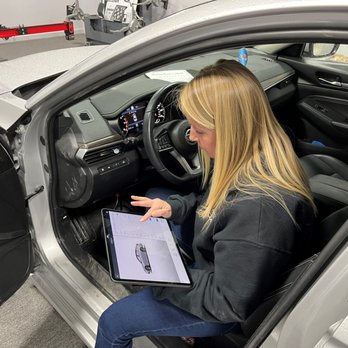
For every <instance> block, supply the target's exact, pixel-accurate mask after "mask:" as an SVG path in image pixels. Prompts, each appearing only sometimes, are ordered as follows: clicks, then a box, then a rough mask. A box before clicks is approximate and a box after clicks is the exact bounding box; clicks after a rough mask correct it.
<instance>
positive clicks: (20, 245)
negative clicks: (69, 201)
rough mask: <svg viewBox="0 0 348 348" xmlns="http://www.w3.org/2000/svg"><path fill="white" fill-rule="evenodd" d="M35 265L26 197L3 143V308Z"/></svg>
mask: <svg viewBox="0 0 348 348" xmlns="http://www.w3.org/2000/svg"><path fill="white" fill-rule="evenodd" d="M32 265H33V252H32V242H31V237H30V234H29V229H28V220H27V212H26V207H25V200H24V194H23V191H22V187H21V185H20V182H19V178H18V175H17V172H16V170H15V168H14V165H13V161H12V159H11V156H10V154H9V152H8V151H7V149H6V147H5V146H4V144H3V142H2V141H0V304H1V303H2V302H4V301H5V300H7V299H8V298H9V297H10V296H11V295H12V294H13V293H14V292H15V291H16V290H17V289H18V288H19V287H20V286H21V285H22V284H23V283H24V282H25V280H26V279H27V278H28V276H29V274H30V272H31V268H32Z"/></svg>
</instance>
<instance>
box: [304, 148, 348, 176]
mask: <svg viewBox="0 0 348 348" xmlns="http://www.w3.org/2000/svg"><path fill="white" fill-rule="evenodd" d="M300 161H301V165H302V167H303V169H304V171H305V172H306V174H307V175H308V177H309V178H311V177H313V176H315V175H317V174H323V175H328V176H332V177H334V178H338V179H342V180H347V181H348V164H346V163H344V162H342V161H340V160H338V159H337V158H334V157H332V156H328V155H319V154H314V155H307V156H304V157H302V158H300Z"/></svg>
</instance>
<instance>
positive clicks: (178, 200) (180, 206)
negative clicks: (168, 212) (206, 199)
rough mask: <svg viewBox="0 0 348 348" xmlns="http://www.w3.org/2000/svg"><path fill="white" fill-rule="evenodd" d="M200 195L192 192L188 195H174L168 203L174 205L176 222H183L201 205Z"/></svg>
mask: <svg viewBox="0 0 348 348" xmlns="http://www.w3.org/2000/svg"><path fill="white" fill-rule="evenodd" d="M199 200H200V195H198V194H196V193H190V194H188V195H186V196H180V195H172V196H169V198H168V199H167V203H169V205H170V206H171V207H172V216H171V218H170V220H172V221H173V222H174V223H176V224H182V223H183V222H184V221H185V220H186V219H187V217H189V216H190V215H191V214H193V213H194V212H195V211H196V209H197V206H198V205H199Z"/></svg>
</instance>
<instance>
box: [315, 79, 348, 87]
mask: <svg viewBox="0 0 348 348" xmlns="http://www.w3.org/2000/svg"><path fill="white" fill-rule="evenodd" d="M318 80H319V81H320V82H323V83H325V84H327V85H330V86H334V87H340V88H348V83H345V82H341V81H340V78H339V77H337V79H336V80H331V79H330V80H328V79H325V78H323V77H318Z"/></svg>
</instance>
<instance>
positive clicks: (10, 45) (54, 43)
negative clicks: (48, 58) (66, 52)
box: [0, 34, 86, 62]
mask: <svg viewBox="0 0 348 348" xmlns="http://www.w3.org/2000/svg"><path fill="white" fill-rule="evenodd" d="M0 40H1V39H0ZM85 44H86V38H85V35H84V34H79V35H75V39H74V40H66V39H65V37H64V36H54V37H50V38H45V39H40V38H38V39H30V40H18V41H13V39H9V40H8V42H6V41H5V40H4V41H2V42H1V44H0V62H1V61H4V60H10V59H14V58H18V57H22V56H26V55H28V54H32V53H38V52H43V51H50V50H54V49H59V48H67V47H77V46H84V45H85Z"/></svg>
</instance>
